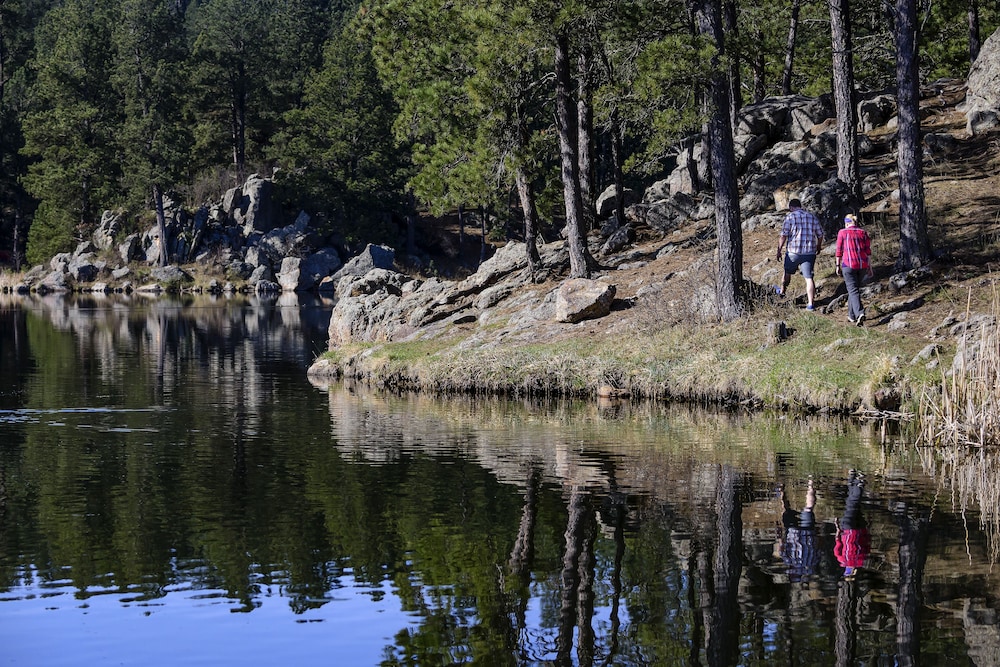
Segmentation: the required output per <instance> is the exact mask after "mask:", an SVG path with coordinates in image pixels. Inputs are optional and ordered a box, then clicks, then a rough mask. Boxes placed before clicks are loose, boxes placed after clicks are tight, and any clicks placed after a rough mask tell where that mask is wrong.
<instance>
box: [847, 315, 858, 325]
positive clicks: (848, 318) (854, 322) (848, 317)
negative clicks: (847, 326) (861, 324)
mask: <svg viewBox="0 0 1000 667" xmlns="http://www.w3.org/2000/svg"><path fill="white" fill-rule="evenodd" d="M847 321H848V322H850V323H851V324H857V323H858V321H857V320H856V319H854V318H853V317H851V316H850V315H848V316H847Z"/></svg>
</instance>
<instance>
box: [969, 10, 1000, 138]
mask: <svg viewBox="0 0 1000 667" xmlns="http://www.w3.org/2000/svg"><path fill="white" fill-rule="evenodd" d="M960 109H961V110H962V111H964V112H965V114H966V118H967V119H968V120H967V123H966V130H967V131H968V132H969V134H970V135H975V134H980V133H982V132H984V131H986V130H989V129H992V128H994V127H997V126H998V125H1000V29H998V30H996V31H995V32H994V33H993V34H992V35H990V36H989V37H988V38H987V39H986V41H985V42H983V46H982V48H981V49H980V50H979V57H978V58H976V62H975V63H973V65H972V70H971V71H970V72H969V79H968V84H967V90H966V96H965V102H964V103H963V104H962V106H961V107H960Z"/></svg>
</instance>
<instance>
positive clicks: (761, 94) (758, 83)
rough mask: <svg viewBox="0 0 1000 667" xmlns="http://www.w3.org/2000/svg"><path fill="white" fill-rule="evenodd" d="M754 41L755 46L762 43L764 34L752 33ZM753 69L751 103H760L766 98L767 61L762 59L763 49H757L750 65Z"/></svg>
mask: <svg viewBox="0 0 1000 667" xmlns="http://www.w3.org/2000/svg"><path fill="white" fill-rule="evenodd" d="M754 41H755V42H756V43H757V44H762V43H763V42H764V32H763V31H762V30H755V31H754ZM751 66H752V68H753V101H754V103H760V102H763V101H764V98H765V97H767V60H766V59H765V57H764V49H757V53H756V55H755V56H754V59H753V62H752V64H751Z"/></svg>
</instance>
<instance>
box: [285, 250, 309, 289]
mask: <svg viewBox="0 0 1000 667" xmlns="http://www.w3.org/2000/svg"><path fill="white" fill-rule="evenodd" d="M301 277H302V258H301V257H286V258H285V259H283V260H281V268H279V269H278V274H277V278H278V284H279V285H281V291H282V292H297V291H299V289H308V287H306V288H302V287H301V286H302V284H303V283H308V280H304V281H303V280H300V279H301Z"/></svg>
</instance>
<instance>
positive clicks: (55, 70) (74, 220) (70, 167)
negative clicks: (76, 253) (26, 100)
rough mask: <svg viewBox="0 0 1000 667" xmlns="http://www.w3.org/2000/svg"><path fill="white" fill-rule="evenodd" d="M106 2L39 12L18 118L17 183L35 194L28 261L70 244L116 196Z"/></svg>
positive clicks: (72, 2) (115, 118)
mask: <svg viewBox="0 0 1000 667" xmlns="http://www.w3.org/2000/svg"><path fill="white" fill-rule="evenodd" d="M112 9H113V7H112V6H111V3H110V2H106V1H98V2H93V1H92V0H67V2H66V3H65V4H63V5H61V6H59V7H56V8H54V9H52V10H51V11H50V12H49V13H48V14H46V16H45V19H44V20H43V21H42V23H41V24H40V25H39V28H38V32H37V41H36V56H35V58H34V66H35V70H36V79H35V83H34V85H33V86H32V88H31V93H30V110H29V111H28V112H27V114H26V115H25V118H24V124H23V127H24V136H25V146H24V148H23V153H24V154H25V156H27V157H28V158H30V159H32V160H33V163H32V164H31V166H30V167H29V170H28V174H27V175H26V176H25V178H24V183H25V186H26V188H27V189H28V191H29V193H30V194H31V195H32V196H34V197H35V198H37V199H38V200H40V202H41V204H40V206H39V208H38V210H37V211H36V213H35V216H34V220H33V222H32V225H31V229H30V231H29V234H28V249H27V255H28V260H29V261H30V262H33V263H36V262H41V261H44V260H46V259H48V258H49V257H51V256H52V255H53V254H55V253H57V252H62V251H67V250H70V249H71V247H72V245H73V243H74V241H75V240H77V239H80V238H82V237H83V236H84V235H86V234H87V233H89V232H90V230H91V228H92V227H93V226H94V225H95V224H96V223H97V221H98V218H99V216H100V210H101V208H102V207H108V206H110V205H112V204H113V203H114V202H115V201H117V200H118V199H119V197H120V189H119V178H120V171H119V165H120V161H119V160H118V159H117V154H116V146H117V142H116V140H115V139H116V135H117V131H118V129H119V128H120V122H121V118H120V114H119V112H120V109H119V105H118V104H117V99H116V96H115V94H114V91H113V90H112V88H111V86H110V82H109V80H108V77H107V72H108V71H110V70H111V69H112V65H113V62H112V49H110V48H108V45H109V43H110V42H111V26H112V25H113V23H114V21H113V20H112V18H111V16H112Z"/></svg>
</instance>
